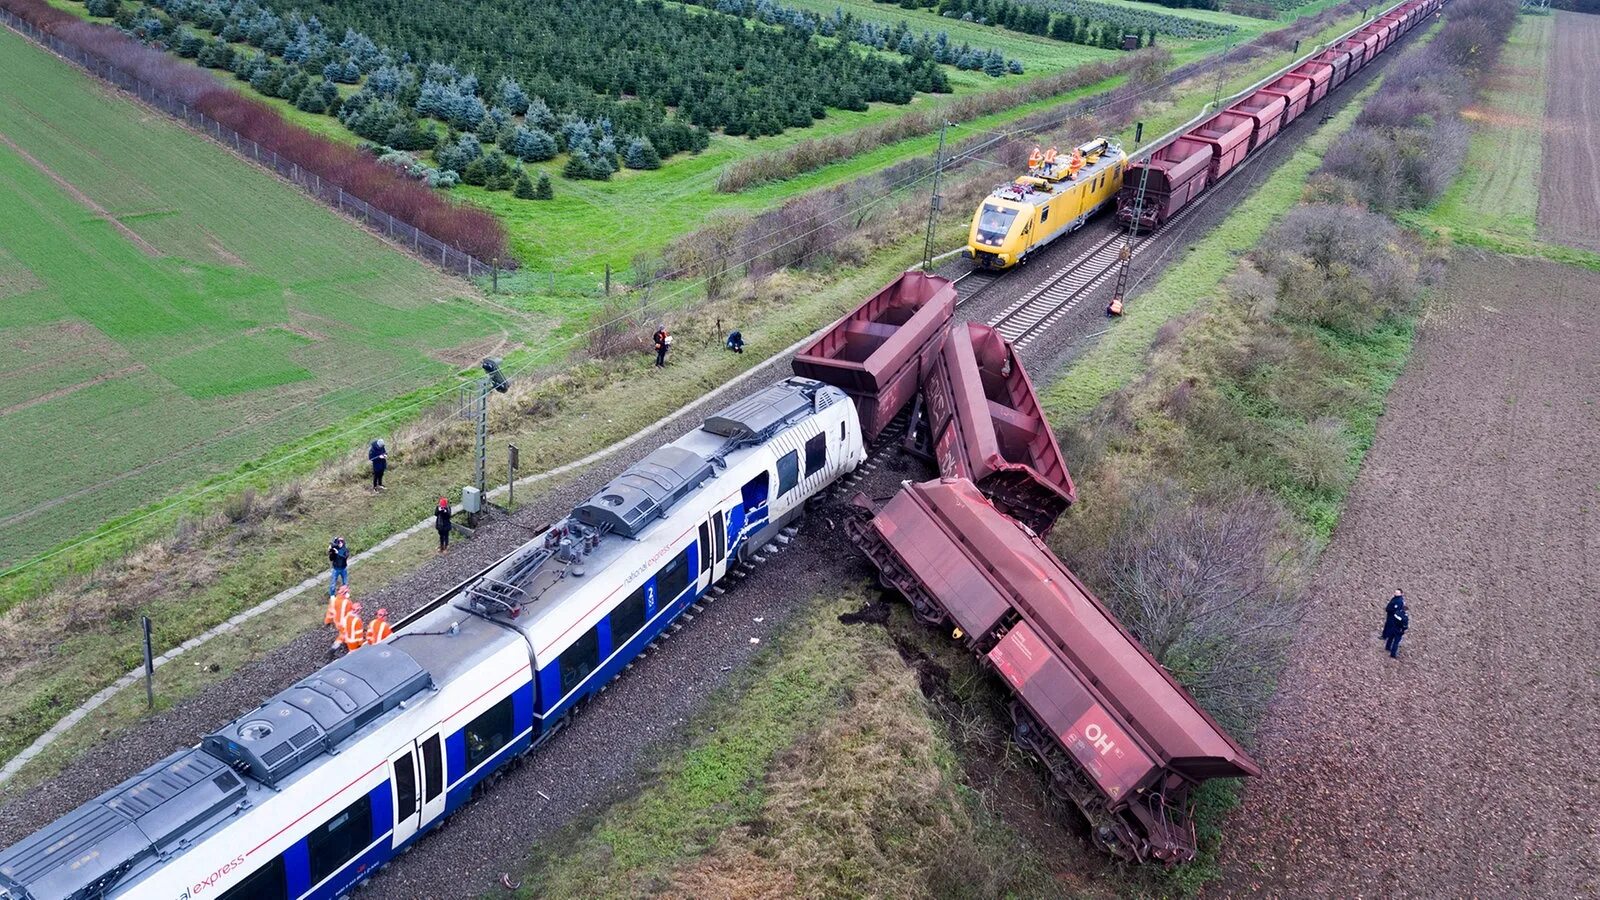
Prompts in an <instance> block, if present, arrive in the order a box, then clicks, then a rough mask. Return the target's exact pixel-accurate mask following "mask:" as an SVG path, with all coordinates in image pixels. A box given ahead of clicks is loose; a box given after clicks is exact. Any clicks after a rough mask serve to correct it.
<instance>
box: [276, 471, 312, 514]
mask: <svg viewBox="0 0 1600 900" xmlns="http://www.w3.org/2000/svg"><path fill="white" fill-rule="evenodd" d="M304 502H305V482H304V481H301V480H300V479H298V478H296V479H294V480H292V481H290V482H289V483H287V484H285V485H283V486H281V487H279V488H278V489H277V490H275V491H273V492H272V496H271V499H270V500H269V501H268V506H270V507H271V509H272V514H273V515H274V516H277V517H278V518H280V519H292V518H294V514H295V511H296V510H298V509H299V508H300V506H301V504H302V503H304Z"/></svg>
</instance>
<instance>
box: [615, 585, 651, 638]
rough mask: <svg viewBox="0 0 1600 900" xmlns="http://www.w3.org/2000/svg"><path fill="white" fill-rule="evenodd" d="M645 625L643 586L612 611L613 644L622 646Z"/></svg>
mask: <svg viewBox="0 0 1600 900" xmlns="http://www.w3.org/2000/svg"><path fill="white" fill-rule="evenodd" d="M643 627H644V588H642V587H641V588H639V589H638V590H637V591H634V592H633V593H631V594H629V595H628V599H626V600H624V601H622V602H621V603H619V604H618V605H617V608H616V609H613V610H612V611H611V646H613V647H621V646H622V645H623V644H626V643H627V642H628V638H631V637H633V636H634V635H636V634H638V633H639V629H641V628H643Z"/></svg>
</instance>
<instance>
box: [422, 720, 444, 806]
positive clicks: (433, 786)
mask: <svg viewBox="0 0 1600 900" xmlns="http://www.w3.org/2000/svg"><path fill="white" fill-rule="evenodd" d="M422 786H423V788H424V790H425V791H426V792H427V797H428V800H429V801H430V802H431V801H433V800H437V799H438V797H439V793H440V792H441V791H443V790H444V760H443V759H442V758H441V757H440V755H439V736H438V735H437V734H436V735H433V736H432V737H430V738H428V739H427V740H425V741H423V742H422Z"/></svg>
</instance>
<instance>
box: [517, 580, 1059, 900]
mask: <svg viewBox="0 0 1600 900" xmlns="http://www.w3.org/2000/svg"><path fill="white" fill-rule="evenodd" d="M861 602H862V601H861V599H860V597H858V596H847V597H844V598H841V599H837V600H830V601H818V602H817V603H815V604H814V605H813V606H812V608H811V610H810V612H809V613H807V614H806V615H804V616H802V617H801V618H800V619H799V620H798V621H797V622H796V623H794V624H793V625H791V626H789V628H788V629H787V630H786V631H785V633H784V634H783V635H782V636H781V637H780V639H779V640H778V641H777V642H776V646H775V647H773V648H772V649H770V650H768V651H767V652H765V653H763V654H762V655H760V656H758V657H757V659H756V661H755V662H754V663H753V664H752V665H751V667H750V668H749V669H748V670H747V671H746V672H744V673H741V676H740V678H739V682H738V684H736V685H734V686H731V687H730V688H729V689H727V690H725V691H723V692H722V693H721V694H720V695H719V696H718V698H717V699H716V700H715V701H713V703H712V704H711V705H710V708H709V709H708V710H707V711H706V712H705V713H703V714H702V715H701V716H700V717H699V718H698V719H696V720H695V721H694V722H693V723H691V725H690V726H689V729H688V730H689V732H690V733H691V734H693V735H694V737H692V738H691V740H690V742H689V745H688V747H687V748H686V749H685V750H684V751H683V752H682V753H681V754H677V753H675V754H673V755H672V756H671V757H670V759H669V760H668V761H667V762H665V763H663V764H662V766H661V769H660V771H659V773H657V777H656V782H655V784H654V786H653V787H651V788H649V789H648V790H646V791H644V792H643V793H641V794H639V795H638V796H636V797H634V798H632V799H630V800H627V801H625V802H623V803H620V804H618V805H616V806H614V807H612V808H611V809H609V810H607V811H606V812H605V813H604V814H603V815H602V816H601V817H600V819H599V820H598V821H597V822H595V823H593V825H592V827H589V828H587V829H582V830H576V831H573V832H571V833H569V834H568V835H566V836H565V837H564V838H563V839H559V840H557V841H553V842H550V843H547V844H545V845H544V846H542V847H540V848H539V851H538V854H539V857H538V859H537V860H536V862H535V864H534V866H533V870H532V872H531V874H530V877H529V878H528V879H527V881H526V882H525V883H524V886H523V888H522V891H521V892H520V893H519V896H525V897H549V898H564V897H571V898H586V900H587V898H606V897H617V898H622V897H637V896H641V895H644V894H655V895H663V896H676V897H773V898H777V897H789V896H805V897H824V896H826V897H843V896H879V897H889V896H928V895H943V896H1038V897H1045V896H1052V895H1054V892H1053V891H1051V890H1050V889H1049V888H1050V886H1051V879H1050V877H1049V874H1048V872H1046V871H1045V870H1044V869H1043V868H1042V866H1041V865H1040V863H1039V860H1038V859H1037V857H1036V856H1035V855H1033V854H1030V853H1026V852H1022V853H1019V852H1017V846H1016V843H1015V839H1014V836H1012V835H1011V834H1009V833H1008V832H1007V831H1006V829H1005V828H1004V827H1003V826H1000V825H999V824H998V823H997V822H996V821H995V820H994V818H993V816H992V815H991V814H990V813H989V812H988V811H987V810H985V809H984V808H983V807H982V805H981V804H980V803H979V802H978V801H977V798H976V797H975V796H973V795H972V794H971V793H970V792H968V791H967V790H966V789H965V788H964V787H963V786H962V783H961V782H962V776H961V773H960V772H959V769H958V765H957V762H956V758H955V754H954V753H953V752H952V749H951V744H950V741H949V738H948V736H947V735H946V733H945V730H944V728H943V727H942V726H941V725H940V724H938V722H937V721H936V719H935V718H934V717H932V716H930V715H929V711H928V708H927V702H926V701H925V700H924V699H923V697H922V695H921V693H920V692H919V690H918V686H917V676H916V674H915V673H914V672H912V671H911V670H910V669H908V668H907V667H906V666H905V665H904V664H903V663H902V662H901V660H900V658H899V656H898V654H897V653H896V652H895V650H894V649H893V647H891V646H889V645H888V643H887V642H886V641H885V640H884V639H883V632H882V631H881V630H880V629H876V628H870V627H863V626H845V625H841V624H839V621H838V616H839V614H840V613H843V612H846V611H849V610H853V609H855V608H856V607H858V606H860V605H861Z"/></svg>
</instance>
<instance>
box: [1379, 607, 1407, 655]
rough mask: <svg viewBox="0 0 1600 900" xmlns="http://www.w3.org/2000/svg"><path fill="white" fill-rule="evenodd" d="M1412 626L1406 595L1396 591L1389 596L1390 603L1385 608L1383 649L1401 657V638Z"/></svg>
mask: <svg viewBox="0 0 1600 900" xmlns="http://www.w3.org/2000/svg"><path fill="white" fill-rule="evenodd" d="M1410 627H1411V614H1410V613H1409V612H1408V611H1407V610H1406V595H1405V594H1403V593H1401V592H1399V591H1395V592H1394V596H1393V597H1390V598H1389V603H1388V605H1386V606H1385V607H1384V608H1383V649H1385V650H1387V651H1389V656H1391V657H1393V658H1394V659H1399V658H1400V639H1401V638H1403V637H1405V636H1406V629H1407V628H1410Z"/></svg>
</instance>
